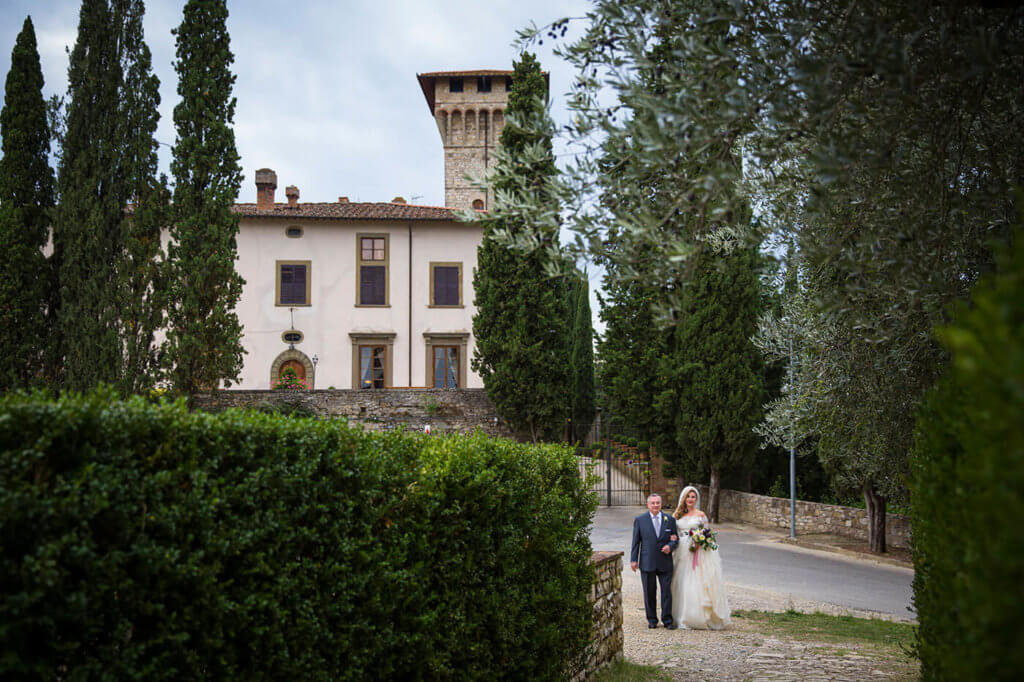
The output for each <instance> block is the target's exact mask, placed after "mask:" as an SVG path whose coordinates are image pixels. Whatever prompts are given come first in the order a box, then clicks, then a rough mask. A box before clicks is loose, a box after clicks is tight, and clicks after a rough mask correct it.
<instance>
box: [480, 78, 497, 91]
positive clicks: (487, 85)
mask: <svg viewBox="0 0 1024 682" xmlns="http://www.w3.org/2000/svg"><path fill="white" fill-rule="evenodd" d="M493 87H494V85H493V83H492V81H491V77H490V76H477V77H476V91H477V92H490V91H491V88H493Z"/></svg>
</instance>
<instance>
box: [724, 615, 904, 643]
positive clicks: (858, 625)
mask: <svg viewBox="0 0 1024 682" xmlns="http://www.w3.org/2000/svg"><path fill="white" fill-rule="evenodd" d="M732 617H733V618H742V619H744V620H748V621H753V622H757V623H763V624H764V625H766V626H767V627H769V628H771V629H772V630H774V631H775V632H776V633H777V634H780V635H785V636H787V637H789V638H791V639H799V640H813V641H817V642H863V643H866V644H875V645H880V646H883V647H887V648H888V647H891V648H894V649H899V650H901V651H907V650H908V649H909V647H910V646H911V645H912V644H913V642H914V626H913V625H911V624H909V623H894V622H892V621H888V620H880V619H874V618H855V617H854V616H832V615H829V614H825V613H799V612H797V611H785V612H784V613H774V612H770V611H734V612H733V614H732Z"/></svg>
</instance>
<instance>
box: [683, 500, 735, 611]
mask: <svg viewBox="0 0 1024 682" xmlns="http://www.w3.org/2000/svg"><path fill="white" fill-rule="evenodd" d="M701 523H703V524H704V525H705V527H708V526H709V524H708V523H707V520H706V519H705V518H704V517H702V516H697V515H695V516H684V517H683V518H681V519H678V520H677V521H676V526H677V527H678V529H679V546H678V547H676V551H674V552H673V553H672V562H673V564H674V566H673V572H672V619H673V620H674V621H675V622H676V624H677V625H679V626H684V625H685V626H686V627H688V628H691V629H694V630H721V629H722V628H724V627H725V626H726V625H728V624H729V622H730V621H729V602H728V600H727V599H726V597H725V582H724V581H723V580H722V558H721V557H720V556H719V555H718V550H706V549H699V550H697V560H696V568H694V558H693V553H692V552H691V551H690V544H691V543H690V538H689V536H685V535H683V533H685V532H686V531H687V530H690V529H692V528H696V527H697V526H698V525H700V524H701Z"/></svg>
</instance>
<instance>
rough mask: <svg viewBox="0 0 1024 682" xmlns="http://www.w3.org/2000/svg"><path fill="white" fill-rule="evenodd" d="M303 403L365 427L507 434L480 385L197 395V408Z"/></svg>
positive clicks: (372, 428) (509, 433)
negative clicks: (452, 387) (472, 386)
mask: <svg viewBox="0 0 1024 682" xmlns="http://www.w3.org/2000/svg"><path fill="white" fill-rule="evenodd" d="M273 406H280V407H289V406H292V407H301V408H303V409H305V410H308V411H310V412H312V413H313V414H316V415H319V416H321V417H344V418H346V419H348V420H349V421H350V422H352V423H355V424H360V425H361V426H363V428H366V429H370V430H374V431H385V430H389V429H393V428H396V427H398V426H399V425H403V426H405V428H406V429H409V430H414V431H423V427H424V426H426V425H427V424H429V425H430V428H431V433H435V434H436V433H451V432H459V433H472V432H473V431H475V430H476V429H478V428H479V429H481V430H483V431H484V432H485V433H487V434H488V435H492V436H504V437H511V436H512V433H511V431H510V430H509V429H508V427H507V425H506V424H505V423H504V422H503V421H502V420H501V419H500V418H499V417H498V413H497V412H496V411H495V410H494V405H493V404H492V403H491V401H490V400H489V399H488V398H487V393H486V392H485V391H484V390H483V389H479V388H461V389H419V388H410V389H385V390H374V391H369V390H356V389H341V390H334V389H330V390H316V391H232V390H226V391H217V392H216V393H202V394H199V395H197V396H196V407H197V408H198V409H200V410H207V411H220V410H224V409H228V408H233V407H241V408H257V409H258V408H265V407H273Z"/></svg>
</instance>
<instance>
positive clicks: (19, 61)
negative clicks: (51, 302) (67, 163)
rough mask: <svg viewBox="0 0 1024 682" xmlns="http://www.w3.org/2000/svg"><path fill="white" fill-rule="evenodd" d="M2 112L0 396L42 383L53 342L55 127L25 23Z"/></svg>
mask: <svg viewBox="0 0 1024 682" xmlns="http://www.w3.org/2000/svg"><path fill="white" fill-rule="evenodd" d="M4 88H5V89H4V107H3V110H2V111H0V139H2V145H3V157H2V158H0V272H2V273H3V276H2V277H0V349H2V351H3V358H4V361H3V363H0V391H4V390H8V389H12V388H18V387H27V386H29V385H32V384H35V383H38V382H39V381H40V380H41V375H42V373H43V369H44V365H43V363H44V357H45V353H44V351H45V346H46V343H47V341H48V339H49V329H48V327H49V325H48V320H47V317H46V313H47V302H48V298H49V296H50V294H51V285H52V277H51V273H50V265H49V263H48V262H47V259H46V258H45V257H44V256H43V247H44V246H45V244H46V242H47V238H48V235H49V218H50V216H49V211H50V210H51V209H52V207H53V191H54V188H53V184H54V178H53V171H52V170H51V169H50V160H49V155H50V129H49V125H48V123H47V116H46V113H47V110H46V103H45V102H44V100H43V72H42V69H41V68H40V66H39V51H38V49H37V47H36V34H35V28H34V27H33V25H32V19H31V17H26V19H25V23H24V25H23V26H22V29H21V33H19V34H18V38H17V40H16V41H15V44H14V49H13V51H12V52H11V68H10V71H8V73H7V80H6V82H5V86H4Z"/></svg>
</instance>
